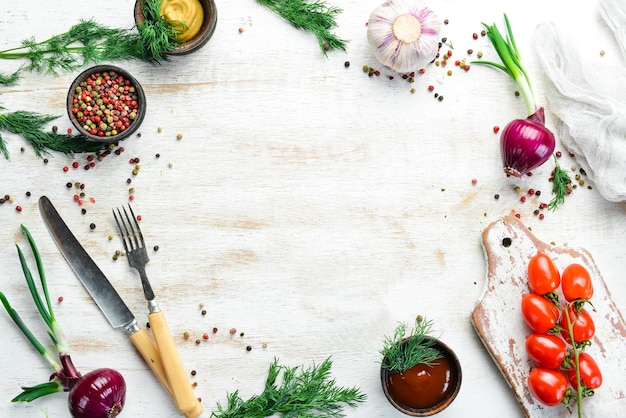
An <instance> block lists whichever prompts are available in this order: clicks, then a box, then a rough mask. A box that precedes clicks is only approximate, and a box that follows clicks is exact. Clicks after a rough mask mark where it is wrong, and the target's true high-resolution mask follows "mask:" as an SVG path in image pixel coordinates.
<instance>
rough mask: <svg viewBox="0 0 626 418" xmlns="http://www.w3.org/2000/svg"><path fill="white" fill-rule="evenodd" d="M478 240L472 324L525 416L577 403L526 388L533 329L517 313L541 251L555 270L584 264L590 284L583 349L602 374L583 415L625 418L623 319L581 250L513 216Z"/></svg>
mask: <svg viewBox="0 0 626 418" xmlns="http://www.w3.org/2000/svg"><path fill="white" fill-rule="evenodd" d="M482 244H483V249H484V252H485V257H486V261H487V278H486V281H485V288H484V290H483V293H482V295H481V297H480V299H479V301H478V302H477V303H476V305H475V307H474V310H473V312H472V317H471V319H472V323H473V325H474V328H475V330H476V332H477V333H478V335H479V337H480V339H481V340H482V342H483V344H484V345H485V347H486V348H487V350H488V351H489V354H490V355H491V357H492V358H493V360H494V361H495V363H496V364H497V366H498V367H499V368H500V371H501V372H502V374H503V375H504V377H505V378H506V380H507V382H508V383H509V386H510V387H511V389H512V390H513V392H514V393H515V396H516V397H517V400H518V402H519V405H520V407H521V408H522V410H523V412H524V414H525V415H526V416H528V417H559V418H560V417H575V416H576V410H575V407H570V408H566V407H565V406H562V405H558V406H554V407H546V406H543V405H542V404H540V403H539V402H538V401H537V400H535V398H534V397H533V396H532V395H531V393H530V392H529V390H528V388H527V384H526V382H527V378H528V372H529V371H530V368H531V367H532V365H533V363H532V361H531V360H530V359H529V358H528V356H527V354H526V350H525V346H524V344H525V338H526V335H528V334H529V333H530V332H531V331H530V328H529V327H528V326H527V325H526V324H525V323H524V320H523V319H522V315H521V307H520V304H521V296H522V294H523V293H526V292H528V291H529V288H528V284H527V265H528V261H529V260H530V258H531V257H532V256H533V255H535V254H536V253H537V251H542V252H544V253H545V254H547V255H548V256H550V257H551V258H552V259H553V261H554V263H555V265H556V266H557V267H558V269H559V271H562V270H563V269H564V268H565V267H566V266H567V265H568V264H571V263H580V264H582V265H584V266H586V267H587V269H588V270H589V273H590V274H591V277H592V280H593V283H594V291H595V293H594V296H593V298H592V299H591V302H592V303H593V306H594V307H595V310H593V309H592V308H591V307H590V306H589V305H588V306H587V309H588V310H589V311H590V313H591V315H592V317H593V320H594V323H595V325H596V334H595V337H594V338H593V341H592V343H593V344H592V345H591V346H590V347H588V348H587V349H586V351H587V352H588V353H589V354H590V355H592V356H593V358H594V359H595V360H596V362H597V363H598V365H599V367H600V368H601V371H602V374H603V384H602V386H601V387H600V388H598V389H597V390H596V392H595V395H594V396H592V397H589V398H586V399H584V400H583V411H584V415H585V417H594V418H595V417H598V418H612V417H615V418H618V417H619V418H623V417H626V324H625V323H624V318H623V316H622V314H621V313H620V312H619V310H618V308H617V306H616V305H615V303H614V302H613V300H612V299H611V293H610V292H609V289H607V287H606V284H605V282H604V280H603V278H602V275H601V274H600V271H599V270H598V267H597V266H596V264H595V263H594V261H593V258H592V257H591V255H590V254H589V253H588V252H587V251H586V250H584V249H575V248H568V247H557V246H554V245H550V244H547V243H544V242H542V241H540V240H539V239H537V238H536V237H535V236H534V235H533V234H532V233H531V232H530V231H529V230H528V228H527V227H526V226H525V225H524V224H523V223H522V222H521V221H520V220H519V219H517V218H516V217H515V216H512V215H510V216H506V217H504V218H502V219H500V220H498V221H495V222H493V223H491V224H490V225H489V226H488V227H487V228H486V229H485V230H484V232H483V236H482Z"/></svg>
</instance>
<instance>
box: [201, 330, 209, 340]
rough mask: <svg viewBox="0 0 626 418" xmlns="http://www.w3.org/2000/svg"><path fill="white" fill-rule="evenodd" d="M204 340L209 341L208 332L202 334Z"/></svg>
mask: <svg viewBox="0 0 626 418" xmlns="http://www.w3.org/2000/svg"><path fill="white" fill-rule="evenodd" d="M202 338H203V339H205V340H208V339H209V334H207V333H206V332H205V333H204V334H202Z"/></svg>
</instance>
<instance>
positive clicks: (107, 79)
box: [67, 65, 146, 143]
mask: <svg viewBox="0 0 626 418" xmlns="http://www.w3.org/2000/svg"><path fill="white" fill-rule="evenodd" d="M67 113H68V116H69V118H70V121H71V122H72V124H73V125H74V126H75V127H76V129H77V130H78V131H79V132H80V133H81V134H83V135H85V136H86V137H87V138H88V139H89V140H91V141H95V142H103V143H111V142H116V141H119V140H122V139H124V138H127V137H128V136H130V135H131V134H132V133H133V132H135V131H136V130H137V129H138V128H139V125H141V122H142V121H143V118H144V116H145V115H146V96H145V94H144V91H143V88H142V87H141V84H139V82H138V81H137V79H135V77H133V76H132V75H131V74H130V73H129V72H128V71H126V70H123V69H121V68H118V67H115V66H112V65H97V66H95V67H91V68H89V69H87V70H85V71H83V72H82V73H80V74H79V75H78V77H76V78H75V79H74V82H73V83H72V85H71V86H70V89H69V91H68V93H67Z"/></svg>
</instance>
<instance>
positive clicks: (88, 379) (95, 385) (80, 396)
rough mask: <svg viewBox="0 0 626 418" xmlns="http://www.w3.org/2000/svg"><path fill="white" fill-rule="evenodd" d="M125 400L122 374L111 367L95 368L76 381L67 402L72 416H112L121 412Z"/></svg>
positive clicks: (75, 417)
mask: <svg viewBox="0 0 626 418" xmlns="http://www.w3.org/2000/svg"><path fill="white" fill-rule="evenodd" d="M125 400H126V383H125V381H124V378H123V377H122V375H121V374H120V373H119V372H118V371H116V370H113V369H97V370H93V371H91V372H89V373H87V374H86V375H84V376H82V377H80V378H79V379H78V380H77V381H76V384H75V385H74V386H73V387H72V388H71V389H70V394H69V397H68V404H69V409H70V413H71V414H72V417H74V418H114V417H116V416H118V415H119V413H120V412H122V409H123V408H124V402H125Z"/></svg>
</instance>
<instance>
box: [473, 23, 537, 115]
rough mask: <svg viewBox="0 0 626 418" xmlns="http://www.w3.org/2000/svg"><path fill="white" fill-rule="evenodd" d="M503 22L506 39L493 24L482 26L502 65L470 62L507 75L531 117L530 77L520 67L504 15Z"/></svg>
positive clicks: (533, 99)
mask: <svg viewBox="0 0 626 418" xmlns="http://www.w3.org/2000/svg"><path fill="white" fill-rule="evenodd" d="M504 22H505V24H506V38H505V37H504V36H502V33H501V32H500V31H499V30H498V27H497V26H496V25H495V24H493V25H487V24H486V23H483V24H482V25H483V26H484V27H485V29H486V30H487V37H488V38H489V40H490V41H491V44H492V45H493V47H494V49H495V50H496V52H497V53H498V56H499V57H500V60H501V61H502V64H499V63H496V62H493V61H484V60H477V61H472V64H485V65H490V66H492V67H495V68H498V69H500V70H502V71H504V72H505V73H507V74H508V75H509V76H510V77H511V78H512V79H513V80H514V81H515V84H517V86H518V87H519V89H520V93H521V94H522V97H523V98H524V102H525V104H526V110H527V111H528V114H529V115H532V114H533V113H535V111H536V110H537V104H536V100H535V92H534V90H533V87H532V84H531V82H530V77H529V76H528V73H527V72H526V69H525V68H524V66H523V65H522V57H521V55H520V53H519V50H518V49H517V44H516V43H515V38H514V37H513V30H512V29H511V24H510V23H509V18H508V17H507V15H506V14H505V15H504Z"/></svg>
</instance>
